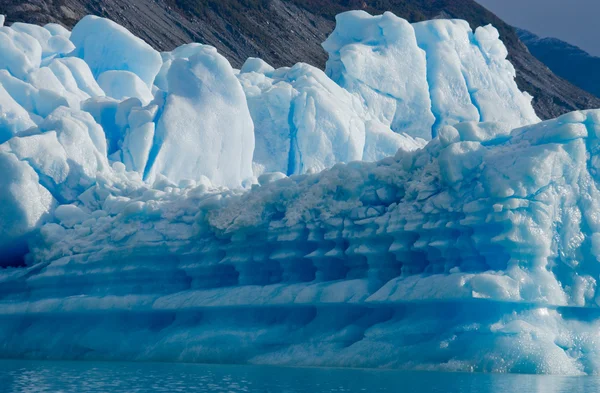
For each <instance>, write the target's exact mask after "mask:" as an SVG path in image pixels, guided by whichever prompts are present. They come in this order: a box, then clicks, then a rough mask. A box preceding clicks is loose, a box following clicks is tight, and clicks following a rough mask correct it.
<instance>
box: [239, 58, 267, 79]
mask: <svg viewBox="0 0 600 393" xmlns="http://www.w3.org/2000/svg"><path fill="white" fill-rule="evenodd" d="M273 71H275V68H273V67H272V66H271V65H269V64H268V63H267V62H266V61H264V60H263V59H257V58H256V57H249V58H248V60H246V61H245V62H244V65H243V66H242V69H241V70H240V73H242V74H244V73H248V72H257V73H259V74H263V75H269V74H271V73H273Z"/></svg>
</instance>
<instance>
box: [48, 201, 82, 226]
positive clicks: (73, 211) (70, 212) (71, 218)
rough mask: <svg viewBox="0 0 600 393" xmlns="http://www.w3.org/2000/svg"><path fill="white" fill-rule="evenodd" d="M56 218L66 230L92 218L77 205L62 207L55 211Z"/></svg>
mask: <svg viewBox="0 0 600 393" xmlns="http://www.w3.org/2000/svg"><path fill="white" fill-rule="evenodd" d="M54 217H55V218H56V219H57V220H58V221H59V222H60V223H61V225H63V226H64V227H66V228H73V227H74V226H75V225H77V224H81V223H82V222H84V221H85V220H87V219H88V218H89V217H90V216H89V214H87V213H85V212H84V211H83V210H81V208H80V207H78V206H77V205H61V206H58V207H57V208H56V210H55V211H54Z"/></svg>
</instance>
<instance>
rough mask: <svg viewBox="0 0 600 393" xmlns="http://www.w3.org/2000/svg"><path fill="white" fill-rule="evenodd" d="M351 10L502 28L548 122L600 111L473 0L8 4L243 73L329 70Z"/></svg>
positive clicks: (522, 80)
mask: <svg viewBox="0 0 600 393" xmlns="http://www.w3.org/2000/svg"><path fill="white" fill-rule="evenodd" d="M351 9H364V10H365V11H367V12H370V13H372V14H377V13H381V12H383V11H387V10H389V11H392V12H394V13H395V14H397V15H398V16H401V17H403V18H405V19H407V20H409V21H410V22H416V21H421V20H425V19H432V18H436V17H445V18H461V19H466V20H467V21H469V23H470V24H471V25H472V27H477V26H481V25H485V24H488V23H492V24H493V25H494V26H496V27H497V28H498V30H499V31H500V34H501V36H502V39H503V40H504V42H505V43H506V46H507V48H508V50H509V53H510V54H509V59H510V61H511V62H512V63H513V64H514V65H515V68H516V69H517V82H518V84H519V87H520V88H521V89H523V90H526V91H528V92H529V93H531V94H532V95H533V96H534V97H535V101H534V106H535V108H536V111H537V112H538V115H539V116H540V117H542V118H551V117H556V116H558V115H560V114H562V113H565V112H568V111H571V110H574V109H586V108H596V107H600V99H599V98H597V97H595V96H593V95H591V94H589V93H587V92H584V91H583V90H581V89H579V88H577V87H575V86H573V85H572V84H570V83H569V82H567V81H565V80H563V79H561V78H559V77H557V76H556V75H554V74H553V73H552V72H551V71H550V70H549V69H548V68H547V67H546V66H545V65H544V64H542V63H541V62H540V61H539V60H537V59H536V58H535V57H533V56H532V55H531V54H530V53H529V52H528V50H527V48H526V47H525V45H523V43H522V42H521V41H520V40H519V38H518V36H517V34H516V33H515V31H514V29H513V28H512V27H510V26H509V25H507V24H506V23H504V22H503V21H502V20H501V19H499V18H498V17H496V16H495V15H494V14H492V13H491V12H489V11H487V10H486V9H485V8H483V7H482V6H480V5H478V4H476V3H475V2H474V1H472V0H406V1H401V0H376V1H366V0H365V1H363V0H132V1H123V0H100V1H92V0H28V1H22V2H18V3H16V2H14V0H0V13H1V14H6V15H7V22H8V23H10V22H14V21H24V22H30V23H39V24H41V23H47V22H58V23H62V24H64V25H66V26H68V27H72V26H73V25H74V24H75V23H76V22H77V21H78V20H79V19H80V18H81V17H82V16H83V15H86V14H96V15H100V16H104V17H107V18H110V19H113V20H115V21H116V22H117V23H119V24H121V25H123V26H125V27H127V28H128V29H129V30H131V31H132V32H133V33H134V34H136V35H138V36H140V37H142V38H143V39H145V40H146V41H147V42H148V43H150V44H151V45H153V46H154V47H156V48H157V49H160V50H170V49H173V48H174V47H175V46H177V45H180V44H182V43H185V42H191V41H196V42H202V43H206V44H210V45H213V46H215V47H217V48H218V49H219V51H220V52H221V53H222V54H223V55H225V56H226V57H227V58H228V59H229V60H230V61H231V63H232V64H233V65H234V66H236V67H239V66H241V64H242V63H243V61H244V60H245V59H246V58H247V57H250V56H254V57H260V58H263V59H264V60H266V61H267V62H269V63H271V64H272V65H273V66H275V67H280V66H287V65H292V64H294V63H296V62H306V63H309V64H312V65H315V66H318V67H324V64H325V61H326V60H327V55H326V53H325V52H324V51H323V49H322V48H321V46H320V43H321V42H323V41H324V40H325V38H326V37H327V36H328V35H329V34H330V33H331V31H332V30H333V28H334V25H335V19H334V18H335V15H336V14H338V13H340V12H343V11H346V10H351Z"/></svg>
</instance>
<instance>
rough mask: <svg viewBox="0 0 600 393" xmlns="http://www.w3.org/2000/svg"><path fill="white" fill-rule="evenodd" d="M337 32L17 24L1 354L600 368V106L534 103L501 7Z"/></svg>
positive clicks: (5, 170) (1, 189)
mask: <svg viewBox="0 0 600 393" xmlns="http://www.w3.org/2000/svg"><path fill="white" fill-rule="evenodd" d="M324 47H325V48H326V49H327V51H328V52H329V53H330V60H329V62H328V66H327V72H326V73H325V72H323V71H321V70H318V69H316V68H314V67H311V66H309V65H307V64H296V65H293V66H292V67H289V68H288V67H286V68H280V69H274V68H273V67H271V66H269V65H268V64H266V63H265V62H264V61H262V60H260V59H249V60H248V61H247V62H246V64H244V66H243V67H242V69H241V70H239V71H237V70H234V69H232V67H231V65H230V64H229V63H228V62H227V60H226V59H224V58H223V57H222V56H221V55H219V54H218V53H217V52H216V50H215V49H214V48H212V47H210V46H206V45H201V44H188V45H184V46H182V47H179V48H177V49H175V50H173V51H172V52H168V53H162V54H159V53H157V52H155V51H154V50H153V49H152V48H151V47H149V46H148V45H147V44H145V43H144V42H143V41H141V40H140V39H138V38H136V37H134V36H133V35H131V34H130V33H129V32H128V31H127V30H125V29H124V28H122V27H120V26H118V25H116V24H115V23H113V22H110V21H107V20H105V19H102V18H97V17H86V18H84V19H83V20H82V21H81V22H80V23H79V24H77V26H76V27H75V28H74V30H73V32H72V34H71V33H69V32H68V31H67V30H66V29H64V28H62V27H60V26H58V25H47V26H44V27H43V28H40V27H35V26H29V25H23V24H17V25H16V26H14V27H13V26H11V27H7V26H3V27H0V50H1V52H2V54H3V56H2V57H1V58H0V174H2V175H0V255H2V262H1V263H0V265H1V266H2V267H7V268H5V269H0V343H2V345H0V356H2V357H23V356H30V355H31V354H35V355H31V356H39V357H44V358H68V359H80V358H87V359H135V360H185V361H208V362H214V361H236V362H249V363H263V364H288V365H310V366H355V367H359V366H360V367H402V368H417V369H443V370H461V371H469V370H470V371H473V370H475V371H497V372H512V371H514V372H546V373H567V374H581V373H597V372H598V370H599V367H598V364H599V363H598V361H597V359H598V353H600V347H598V344H597V340H596V333H595V332H597V329H598V323H597V322H596V319H595V316H594V315H595V314H594V313H595V311H594V310H593V309H594V308H595V307H597V300H596V299H597V298H598V296H599V295H598V288H597V279H598V273H597V272H598V269H597V267H596V264H597V263H598V260H599V259H598V258H600V257H599V256H598V255H599V253H600V240H599V239H600V236H599V235H598V233H600V224H599V223H598V219H597V217H599V216H600V211H599V209H600V206H599V205H598V202H597V201H598V200H600V195H599V194H598V187H597V183H598V178H597V177H598V176H597V173H598V170H599V168H597V167H598V166H599V165H600V164H599V161H598V160H597V158H596V156H597V152H598V149H597V147H598V135H599V130H600V112H598V111H587V112H574V113H572V114H569V115H566V116H563V117H560V118H558V119H555V120H552V121H547V122H543V123H538V119H537V117H536V116H535V114H534V113H533V109H532V107H531V103H530V97H528V96H527V95H525V94H523V93H521V92H520V91H519V90H518V89H517V87H516V84H515V82H514V69H513V68H512V66H510V64H509V63H508V62H507V61H506V49H505V48H504V46H503V44H502V43H501V42H500V41H499V39H498V34H497V32H496V31H495V29H493V28H492V27H483V28H479V29H477V30H476V31H475V32H473V31H472V30H471V29H470V28H469V27H468V25H467V24H466V23H464V22H461V21H443V20H438V21H431V22H423V23H420V24H415V25H411V24H409V23H408V22H406V21H404V20H402V19H399V18H397V17H395V16H394V15H392V14H389V13H386V14H384V15H382V16H376V17H372V16H370V15H368V14H366V13H364V12H352V13H347V14H343V15H340V16H339V17H338V25H337V27H336V30H335V32H334V33H333V34H332V36H331V37H330V38H329V39H328V40H327V41H326V43H325V44H324ZM442 65H443V66H442ZM100 311H101V312H100ZM48 331H51V332H52V337H51V338H49V337H48ZM124 343H125V344H124Z"/></svg>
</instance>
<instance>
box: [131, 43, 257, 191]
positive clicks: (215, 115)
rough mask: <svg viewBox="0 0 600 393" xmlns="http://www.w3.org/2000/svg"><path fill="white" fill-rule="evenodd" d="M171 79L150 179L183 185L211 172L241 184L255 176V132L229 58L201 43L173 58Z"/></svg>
mask: <svg viewBox="0 0 600 393" xmlns="http://www.w3.org/2000/svg"><path fill="white" fill-rule="evenodd" d="M167 81H168V86H169V93H168V94H166V96H165V97H164V104H162V105H163V106H162V109H161V114H160V118H159V119H158V120H157V122H156V130H155V133H154V144H153V146H152V149H151V150H150V154H149V160H148V164H147V171H146V173H145V174H144V176H145V178H147V179H148V180H150V181H153V180H154V179H156V176H157V175H158V174H160V175H163V176H166V177H167V178H169V179H170V180H171V181H173V182H175V183H176V184H178V183H179V182H180V181H182V180H193V181H197V180H199V179H200V177H201V176H206V177H208V178H210V179H211V180H212V181H214V182H216V183H217V184H222V185H226V186H229V187H236V186H240V185H241V183H242V181H243V180H244V179H247V178H249V177H251V176H252V154H253V151H254V132H253V123H252V118H251V117H250V112H249V111H248V107H247V106H246V97H245V95H244V92H243V90H242V88H241V86H240V84H239V82H238V80H237V78H236V77H235V75H234V73H233V69H232V68H231V65H230V64H229V62H227V60H226V59H225V58H224V57H222V56H221V55H219V54H218V53H217V51H216V50H215V49H214V48H212V47H202V48H199V50H198V51H197V52H196V53H194V54H193V55H192V56H191V57H189V58H187V59H186V58H178V59H176V60H174V61H173V63H172V64H171V65H170V68H169V71H168V73H167ZM130 140H133V139H130Z"/></svg>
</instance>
